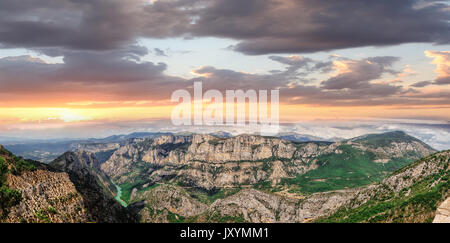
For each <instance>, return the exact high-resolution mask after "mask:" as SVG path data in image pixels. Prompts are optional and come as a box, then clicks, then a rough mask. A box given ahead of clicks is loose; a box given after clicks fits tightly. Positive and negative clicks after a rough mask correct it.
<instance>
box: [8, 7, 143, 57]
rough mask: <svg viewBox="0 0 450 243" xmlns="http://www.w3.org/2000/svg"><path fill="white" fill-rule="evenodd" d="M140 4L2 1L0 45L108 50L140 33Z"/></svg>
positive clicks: (131, 40) (123, 43)
mask: <svg viewBox="0 0 450 243" xmlns="http://www.w3.org/2000/svg"><path fill="white" fill-rule="evenodd" d="M138 3H139V1H136V0H129V1H119V0H77V1H73V0H24V1H16V0H2V1H1V8H0V43H3V44H5V45H6V46H11V47H65V48H71V49H83V50H107V49H115V48H117V47H120V46H123V45H126V44H129V43H132V42H134V41H135V39H136V36H137V34H138V33H139V25H138V23H139V19H138V17H139V16H138V15H137V14H136V13H137V12H138V11H140V7H139V4H138Z"/></svg>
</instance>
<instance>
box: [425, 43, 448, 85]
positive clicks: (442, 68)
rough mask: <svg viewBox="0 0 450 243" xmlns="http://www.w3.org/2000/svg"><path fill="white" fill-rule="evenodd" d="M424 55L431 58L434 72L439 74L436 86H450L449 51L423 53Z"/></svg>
mask: <svg viewBox="0 0 450 243" xmlns="http://www.w3.org/2000/svg"><path fill="white" fill-rule="evenodd" d="M425 55H426V56H427V57H429V58H433V61H432V62H431V63H433V64H436V66H437V67H436V69H435V72H436V73H437V74H439V76H438V77H437V79H436V84H450V51H425Z"/></svg>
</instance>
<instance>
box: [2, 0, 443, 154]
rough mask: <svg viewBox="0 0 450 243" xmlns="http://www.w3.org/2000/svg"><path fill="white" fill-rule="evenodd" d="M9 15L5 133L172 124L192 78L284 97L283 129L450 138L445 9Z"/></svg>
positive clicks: (237, 4) (71, 5)
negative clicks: (355, 129) (397, 127)
mask: <svg viewBox="0 0 450 243" xmlns="http://www.w3.org/2000/svg"><path fill="white" fill-rule="evenodd" d="M0 6H1V8H0V136H31V135H29V134H34V135H33V136H50V137H52V136H53V137H64V136H66V137H76V136H92V137H99V136H104V135H108V134H111V133H117V132H124V131H125V130H126V131H128V130H133V129H134V130H142V129H147V128H148V129H150V128H149V127H151V126H152V125H155V123H154V121H161V120H167V119H168V118H169V117H170V114H171V110H172V109H173V107H174V106H175V105H176V104H174V103H173V102H171V100H170V98H171V94H172V93H173V92H174V91H175V90H177V89H187V90H192V85H193V82H194V81H202V82H203V87H204V89H205V90H207V89H217V90H219V91H225V90H227V89H243V90H249V89H255V90H273V89H277V90H279V92H280V119H281V122H284V123H290V124H294V125H293V127H299V126H300V127H301V126H302V125H298V124H323V122H326V121H329V123H328V124H330V125H328V127H333V126H334V124H336V123H346V124H354V123H352V122H355V121H358V124H360V125H361V126H362V127H365V126H366V125H364V124H366V122H367V121H370V122H376V123H377V124H379V125H377V126H373V127H381V126H384V125H386V124H392V121H396V122H395V123H396V124H422V125H421V126H425V127H427V129H429V124H434V125H436V126H438V127H440V128H439V129H438V130H436V129H435V130H433V131H435V135H436V136H439V134H442V127H441V125H442V124H444V127H445V125H446V124H448V123H449V121H450V24H449V23H450V22H449V21H450V5H449V2H448V1H432V0H421V1H419V0H399V1H390V0H379V1H370V0H340V1H333V0H266V1H260V0H246V1H241V0H178V1H176V0H152V1H150V0H146V1H143V0H126V1H124V0H89V1H87V0H57V1H56V0H39V1H35V0H21V1H17V0H0ZM124 124H128V125H124ZM130 124H133V125H130ZM134 124H141V125H140V126H135V125H134ZM143 124H144V125H143ZM295 124H297V125H295ZM124 126H125V127H126V129H121V128H123V127H124ZM358 126H359V125H358ZM414 126H416V125H414ZM88 127H89V129H88ZM304 127H308V128H310V127H311V126H310V125H308V126H306V125H305V126H304ZM317 127H322V125H317ZM446 128H448V126H447V127H446ZM446 128H445V129H444V131H448V130H446ZM152 129H155V126H154V127H153V128H152ZM313 130H314V129H312V128H310V129H309V130H308V129H300V128H298V129H297V130H294V131H296V132H299V133H300V132H301V133H308V132H310V133H313V132H312V131H313ZM347 130H348V129H347ZM372 130H374V131H376V130H377V129H375V128H374V129H372ZM372 130H371V131H372ZM410 130H411V131H412V132H414V129H410ZM416 130H417V131H418V129H416ZM80 131H84V132H80ZM332 131H334V133H335V134H334V133H333V136H334V135H336V136H337V135H340V132H336V130H333V129H330V132H332ZM361 131H363V130H361ZM364 132H368V131H366V130H364ZM27 134H28V135H27ZM348 134H351V133H348ZM436 139H437V138H436ZM439 139H440V140H445V139H442V138H439ZM444 142H445V141H444ZM444 144H445V143H444ZM448 144H450V142H448ZM438 146H441V145H438ZM445 146H446V145H442V147H445Z"/></svg>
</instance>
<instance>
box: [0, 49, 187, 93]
mask: <svg viewBox="0 0 450 243" xmlns="http://www.w3.org/2000/svg"><path fill="white" fill-rule="evenodd" d="M36 51H39V52H41V53H44V54H46V55H49V56H63V57H64V58H63V60H64V63H57V64H49V63H45V62H44V61H42V60H41V59H39V58H33V57H30V56H20V57H7V58H1V59H0V86H1V87H2V89H0V93H1V94H2V96H1V97H0V102H1V101H9V102H14V101H16V102H17V101H18V100H19V101H20V100H21V99H24V97H25V99H24V100H27V102H29V98H31V97H32V98H34V100H35V101H36V102H38V101H39V100H47V99H59V100H65V102H67V101H68V100H69V101H72V100H73V101H79V100H80V99H87V100H104V99H107V100H137V99H150V100H156V99H167V97H169V96H168V95H169V94H168V93H169V90H171V91H173V90H176V89H177V88H178V87H179V86H183V82H185V81H186V80H184V79H180V78H177V77H171V76H168V75H166V74H164V71H165V70H166V65H165V64H163V63H157V64H155V63H152V62H146V61H142V60H140V57H141V56H143V55H145V54H146V53H148V51H147V49H146V48H145V47H140V46H128V47H124V48H121V49H116V50H110V51H103V52H92V51H76V50H65V49H55V48H49V49H47V48H44V49H36ZM14 98H15V99H16V100H15V99H14Z"/></svg>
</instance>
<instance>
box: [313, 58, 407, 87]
mask: <svg viewBox="0 0 450 243" xmlns="http://www.w3.org/2000/svg"><path fill="white" fill-rule="evenodd" d="M398 60H399V58H398V57H389V56H384V57H372V58H366V59H363V60H346V59H344V60H340V61H337V62H336V63H335V66H336V68H337V69H338V72H339V73H338V75H336V76H334V77H331V78H329V79H328V80H326V81H323V82H322V86H323V88H325V89H332V90H338V89H361V88H369V87H372V86H373V84H371V83H370V81H372V80H376V79H379V78H380V77H381V76H382V75H383V74H385V73H390V74H396V73H398V72H397V71H394V70H392V69H389V67H390V66H392V64H393V63H394V62H396V61H398Z"/></svg>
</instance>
